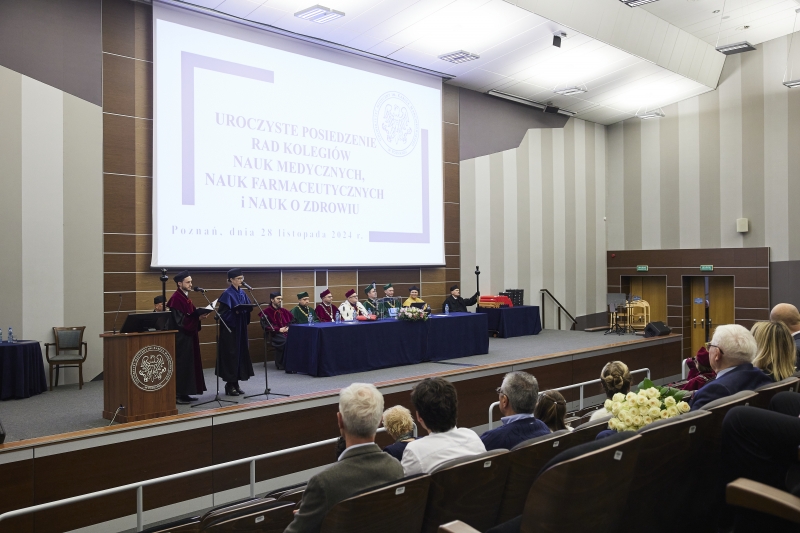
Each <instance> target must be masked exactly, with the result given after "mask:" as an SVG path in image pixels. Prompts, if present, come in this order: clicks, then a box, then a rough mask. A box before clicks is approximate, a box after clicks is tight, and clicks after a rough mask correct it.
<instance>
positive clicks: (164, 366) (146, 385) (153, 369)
mask: <svg viewBox="0 0 800 533" xmlns="http://www.w3.org/2000/svg"><path fill="white" fill-rule="evenodd" d="M172 371H173V368H172V356H170V354H169V352H168V351H167V350H165V349H164V348H162V347H161V346H145V347H144V348H142V349H141V350H139V351H138V352H136V355H135V356H133V361H131V380H133V383H134V385H136V386H137V387H139V388H140V389H141V390H143V391H147V392H153V391H157V390H160V389H163V388H164V387H165V386H166V384H167V383H169V379H170V378H171V377H172Z"/></svg>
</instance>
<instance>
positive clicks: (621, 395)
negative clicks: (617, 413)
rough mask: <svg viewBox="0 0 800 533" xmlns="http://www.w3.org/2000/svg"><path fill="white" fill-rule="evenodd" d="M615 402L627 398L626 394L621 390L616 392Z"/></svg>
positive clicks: (613, 398)
mask: <svg viewBox="0 0 800 533" xmlns="http://www.w3.org/2000/svg"><path fill="white" fill-rule="evenodd" d="M611 399H612V400H614V401H615V402H622V401H624V400H625V395H624V394H622V393H621V392H618V393H616V394H615V395H614V396H613V397H612V398H611Z"/></svg>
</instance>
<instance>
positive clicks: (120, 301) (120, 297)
mask: <svg viewBox="0 0 800 533" xmlns="http://www.w3.org/2000/svg"><path fill="white" fill-rule="evenodd" d="M120 309H122V295H121V294H120V295H119V305H118V306H117V314H116V315H114V335H116V334H117V319H118V318H119V310H120ZM123 326H124V324H123ZM56 370H58V367H56Z"/></svg>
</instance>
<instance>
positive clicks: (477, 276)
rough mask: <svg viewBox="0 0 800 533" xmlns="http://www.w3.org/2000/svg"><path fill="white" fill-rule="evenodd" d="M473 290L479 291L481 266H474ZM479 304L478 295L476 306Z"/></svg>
mask: <svg viewBox="0 0 800 533" xmlns="http://www.w3.org/2000/svg"><path fill="white" fill-rule="evenodd" d="M475 292H481V267H479V266H476V267H475ZM480 306H481V299H480V296H479V297H478V307H480Z"/></svg>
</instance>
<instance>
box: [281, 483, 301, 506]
mask: <svg viewBox="0 0 800 533" xmlns="http://www.w3.org/2000/svg"><path fill="white" fill-rule="evenodd" d="M305 492H306V486H305V485H303V486H302V487H297V488H294V489H291V490H287V491H284V492H283V493H281V495H280V496H279V497H278V501H281V502H294V503H300V500H302V499H303V494H305Z"/></svg>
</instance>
